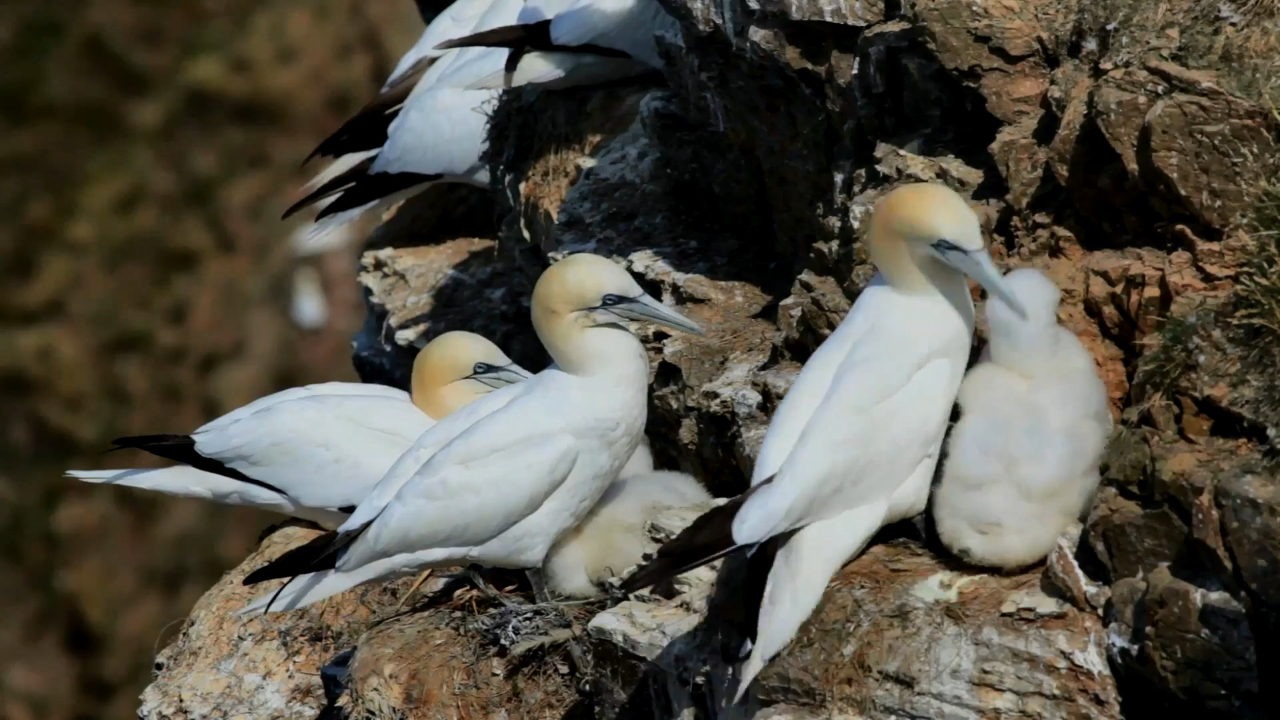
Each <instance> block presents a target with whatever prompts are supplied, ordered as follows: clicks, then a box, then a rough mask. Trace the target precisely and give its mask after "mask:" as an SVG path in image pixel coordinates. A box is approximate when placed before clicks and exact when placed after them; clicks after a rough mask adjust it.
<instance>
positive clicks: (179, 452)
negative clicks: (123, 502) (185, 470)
mask: <svg viewBox="0 0 1280 720" xmlns="http://www.w3.org/2000/svg"><path fill="white" fill-rule="evenodd" d="M111 444H112V445H115V447H113V448H111V450H108V451H107V452H112V451H114V450H124V449H125V448H133V449H136V450H144V451H146V452H149V453H151V454H152V455H155V456H157V457H162V458H164V459H166V460H172V461H174V462H180V463H182V464H184V465H190V466H191V467H193V468H196V469H197V470H203V471H205V472H208V473H213V474H214V475H221V476H223V477H226V478H230V479H232V480H238V481H240V482H242V483H248V484H250V485H257V486H258V487H260V488H262V489H264V490H270V491H271V492H274V493H276V494H278V495H286V493H285V492H284V491H283V490H281V489H280V488H278V487H276V486H274V485H271V484H269V483H265V482H262V481H261V480H255V479H253V478H251V477H249V476H248V475H245V474H244V473H242V472H240V471H239V470H236V469H235V468H230V467H227V466H226V465H224V464H222V462H221V461H220V460H215V459H214V458H211V457H206V456H204V455H201V454H200V452H199V451H198V450H196V441H195V439H194V438H192V437H191V436H190V435H169V434H166V435H131V436H129V437H121V438H116V439H115V440H112V441H111Z"/></svg>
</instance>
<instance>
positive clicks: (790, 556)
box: [733, 503, 887, 704]
mask: <svg viewBox="0 0 1280 720" xmlns="http://www.w3.org/2000/svg"><path fill="white" fill-rule="evenodd" d="M886 509H887V508H886V506H885V504H884V503H871V504H868V505H864V506H862V507H858V508H854V509H852V510H848V511H846V512H844V513H841V514H840V515H837V516H835V517H834V518H829V519H827V520H821V521H819V522H816V523H813V524H812V525H807V526H805V527H803V528H801V529H800V530H798V531H796V532H795V533H794V534H793V535H791V536H790V537H789V538H786V539H784V540H782V541H781V542H780V543H779V547H778V548H777V551H776V555H775V556H774V558H773V562H772V563H771V566H770V567H769V570H768V581H767V582H766V583H765V585H764V591H763V593H761V594H760V595H759V597H758V598H757V600H758V602H759V611H758V613H757V620H756V628H755V630H756V632H755V636H754V637H753V638H751V640H752V644H751V655H750V656H749V657H748V658H747V659H746V661H745V662H744V663H743V664H742V669H741V672H740V673H739V676H738V689H737V691H736V693H735V695H734V699H733V701H734V703H735V704H736V703H738V702H739V701H740V700H741V699H742V696H743V695H745V694H746V692H747V689H748V688H749V687H750V686H751V681H752V680H754V679H755V677H756V675H758V674H759V673H760V671H761V670H763V669H764V667H765V665H767V664H768V663H769V661H770V660H772V659H773V658H774V656H776V655H777V654H778V653H780V652H782V649H783V648H785V647H786V646H787V644H788V643H790V642H791V640H792V638H794V637H795V635H796V633H797V632H799V630H800V626H801V625H803V624H804V621H805V620H807V619H808V618H809V616H810V615H811V614H813V611H814V609H815V608H817V607H818V603H819V602H821V601H822V595H823V593H824V592H825V591H826V589H827V583H828V582H830V580H831V577H832V576H833V575H835V574H836V572H837V571H838V570H839V569H840V568H841V567H842V566H843V565H844V564H845V563H846V562H848V561H849V560H851V559H852V558H854V557H856V556H857V555H858V554H859V553H861V552H862V549H863V548H865V547H866V545H867V543H868V542H870V541H871V537H872V536H873V535H875V532H876V530H878V529H879V528H880V525H881V523H882V522H883V520H884V517H885V511H886ZM779 537H782V536H779Z"/></svg>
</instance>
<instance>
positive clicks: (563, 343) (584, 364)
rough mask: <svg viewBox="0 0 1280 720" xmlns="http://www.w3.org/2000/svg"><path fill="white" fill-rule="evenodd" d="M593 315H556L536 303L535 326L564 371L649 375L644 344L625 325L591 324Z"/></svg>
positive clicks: (550, 353)
mask: <svg viewBox="0 0 1280 720" xmlns="http://www.w3.org/2000/svg"><path fill="white" fill-rule="evenodd" d="M589 323H590V316H586V315H559V316H557V315H555V314H554V313H551V312H548V311H546V310H545V309H543V311H542V312H539V308H538V307H537V306H535V308H534V312H533V329H534V331H535V332H537V334H538V339H539V340H540V341H542V346H543V347H544V348H546V350H547V354H548V355H550V356H551V359H552V360H553V361H554V362H555V364H556V365H557V366H558V367H559V368H560V369H561V370H563V371H565V372H567V373H569V374H571V375H578V376H581V377H589V376H607V375H635V374H636V372H637V371H640V372H643V373H644V377H645V378H646V380H647V378H648V373H649V359H648V356H647V355H646V354H645V351H644V345H642V344H641V343H640V340H639V339H637V338H636V336H635V335H632V334H631V332H630V331H629V330H627V329H626V328H625V327H623V326H622V325H618V324H608V325H594V326H593V325H589Z"/></svg>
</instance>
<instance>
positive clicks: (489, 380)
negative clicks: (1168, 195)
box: [467, 363, 531, 390]
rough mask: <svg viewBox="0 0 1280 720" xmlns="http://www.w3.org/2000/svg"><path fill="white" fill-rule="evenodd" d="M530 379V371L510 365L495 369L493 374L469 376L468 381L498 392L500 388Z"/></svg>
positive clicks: (473, 374) (513, 364)
mask: <svg viewBox="0 0 1280 720" xmlns="http://www.w3.org/2000/svg"><path fill="white" fill-rule="evenodd" d="M530 377H531V376H530V374H529V371H528V370H525V369H524V368H522V367H520V366H519V365H517V364H515V363H511V364H510V365H503V366H502V367H498V368H494V369H493V371H491V372H487V373H480V374H476V373H472V374H470V375H468V376H467V379H468V380H475V381H476V382H478V383H480V384H482V385H486V386H488V387H490V388H492V389H494V390H497V389H498V388H501V387H504V386H506V385H515V384H516V383H518V382H520V381H522V380H528V379H529V378H530Z"/></svg>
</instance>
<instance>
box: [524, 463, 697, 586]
mask: <svg viewBox="0 0 1280 720" xmlns="http://www.w3.org/2000/svg"><path fill="white" fill-rule="evenodd" d="M648 444H649V442H648V439H645V440H644V441H643V442H642V443H641V446H640V447H639V448H637V449H636V452H635V454H634V455H632V456H631V460H629V461H627V464H626V466H625V467H623V468H622V472H621V473H620V474H619V475H618V479H617V480H614V481H613V483H612V484H611V485H609V489H608V490H605V492H604V495H602V496H601V497H600V502H598V503H596V505H595V507H593V508H592V509H591V512H589V513H587V517H586V519H584V520H583V521H582V522H581V523H579V524H578V525H577V527H574V528H572V529H571V530H569V531H568V532H567V533H565V534H564V535H563V536H562V537H561V538H560V539H559V540H558V541H556V544H555V545H553V546H552V547H551V550H550V551H549V552H548V553H547V559H546V561H545V562H544V563H543V564H542V572H543V575H544V576H545V578H546V582H547V588H548V589H549V590H551V591H552V592H554V593H556V594H557V595H561V596H564V597H575V598H588V597H596V596H598V595H600V585H601V584H602V583H603V582H604V581H605V580H607V579H609V578H611V577H616V576H617V575H618V574H619V573H621V572H623V571H624V570H626V569H627V568H629V567H631V566H633V565H635V564H637V563H639V562H640V560H641V555H642V554H643V551H644V548H645V544H646V543H645V525H646V524H647V523H648V522H649V521H650V520H652V519H653V518H654V517H656V516H657V515H658V513H660V512H662V511H663V510H665V509H667V508H676V507H688V506H690V505H695V504H697V503H700V502H705V501H707V500H710V499H711V494H710V493H708V492H707V491H706V489H704V488H703V487H702V484H701V483H699V482H698V481H697V480H696V479H695V478H694V477H693V476H692V475H688V474H685V473H682V472H675V471H672V470H654V469H653V456H652V455H651V454H650V452H649V448H648Z"/></svg>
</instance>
